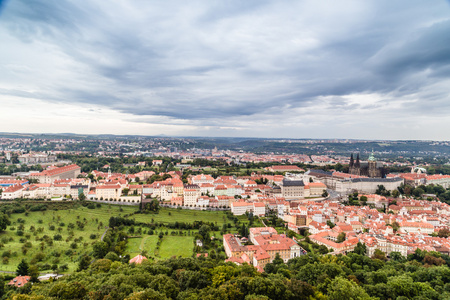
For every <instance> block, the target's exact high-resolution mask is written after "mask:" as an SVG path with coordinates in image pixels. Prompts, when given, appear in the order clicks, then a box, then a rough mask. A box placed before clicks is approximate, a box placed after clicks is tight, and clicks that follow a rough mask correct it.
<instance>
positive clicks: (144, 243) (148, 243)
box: [126, 235, 158, 258]
mask: <svg viewBox="0 0 450 300" xmlns="http://www.w3.org/2000/svg"><path fill="white" fill-rule="evenodd" d="M157 242H158V236H156V235H144V236H142V237H138V238H130V239H128V243H127V249H126V252H127V254H129V255H130V257H131V258H133V257H135V256H136V255H138V254H141V253H142V251H146V252H147V253H148V254H149V255H153V253H154V251H155V249H156V243H157Z"/></svg>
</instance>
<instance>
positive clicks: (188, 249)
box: [159, 236, 194, 258]
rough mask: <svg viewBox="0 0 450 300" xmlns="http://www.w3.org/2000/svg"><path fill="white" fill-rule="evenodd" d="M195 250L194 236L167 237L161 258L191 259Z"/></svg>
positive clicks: (164, 239) (161, 250)
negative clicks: (180, 257)
mask: <svg viewBox="0 0 450 300" xmlns="http://www.w3.org/2000/svg"><path fill="white" fill-rule="evenodd" d="M193 248H194V239H193V237H192V236H165V237H164V238H163V241H162V244H161V249H160V251H159V257H161V258H170V257H172V256H177V257H178V256H182V257H190V256H191V255H192V253H193Z"/></svg>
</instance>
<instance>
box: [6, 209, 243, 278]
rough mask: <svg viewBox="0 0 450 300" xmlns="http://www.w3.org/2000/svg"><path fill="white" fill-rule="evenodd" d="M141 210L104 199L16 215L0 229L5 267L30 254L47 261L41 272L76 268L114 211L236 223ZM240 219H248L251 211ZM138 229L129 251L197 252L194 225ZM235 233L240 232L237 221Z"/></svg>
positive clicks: (218, 216)
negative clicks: (183, 228) (87, 204)
mask: <svg viewBox="0 0 450 300" xmlns="http://www.w3.org/2000/svg"><path fill="white" fill-rule="evenodd" d="M137 209H138V208H137V207H136V206H118V205H108V204H102V205H101V207H100V208H95V209H88V208H86V207H82V206H80V207H78V208H72V209H67V210H57V211H55V210H47V211H37V212H28V213H27V215H26V214H25V213H17V214H12V215H11V216H10V220H11V225H10V226H8V228H7V229H6V230H5V231H3V232H1V233H0V255H1V256H0V271H15V270H16V269H17V265H18V264H19V262H20V261H21V260H22V259H25V260H26V261H27V262H28V263H31V262H33V263H36V264H38V265H41V267H42V266H45V267H44V268H41V272H51V269H52V267H53V266H54V265H56V266H58V267H61V266H63V265H67V267H68V270H67V272H69V273H70V272H73V271H74V270H75V269H76V268H77V266H78V259H79V257H80V256H81V255H82V254H91V253H92V244H93V243H95V242H97V241H99V240H100V238H101V236H102V234H103V233H104V232H105V230H106V226H107V225H108V223H109V218H110V217H111V216H119V215H120V216H124V215H128V214H130V216H129V218H133V219H135V220H136V221H139V222H145V223H152V222H154V223H156V222H158V223H159V222H163V223H165V224H167V223H173V222H176V221H178V222H185V223H193V222H194V221H206V222H212V223H214V224H217V225H218V226H219V228H222V225H223V224H227V223H231V224H233V222H232V221H231V220H229V219H227V217H226V214H225V212H223V211H218V212H215V211H195V210H178V209H169V208H162V209H161V210H160V212H159V213H158V214H132V213H133V212H136V211H137ZM238 219H239V220H240V221H241V222H242V223H247V219H246V217H245V216H240V217H238ZM152 220H153V221H152ZM20 227H22V228H20ZM123 230H124V231H125V232H128V230H129V228H127V227H125V228H124V229H123ZM134 230H135V231H134V232H135V233H133V234H132V233H130V235H131V236H138V237H136V238H130V239H129V240H128V244H127V248H126V254H129V255H130V256H131V257H134V256H135V255H137V254H140V253H141V252H142V251H146V252H147V253H148V255H150V256H153V257H155V258H156V259H165V258H170V257H172V256H182V257H190V256H191V255H192V253H193V249H194V235H195V234H196V230H191V231H190V235H188V232H186V231H184V232H183V233H182V234H181V235H180V234H179V233H178V232H177V235H172V231H173V230H172V229H167V228H165V227H159V228H158V229H157V230H155V231H154V234H153V235H149V234H148V233H147V231H148V230H149V229H148V228H147V227H145V226H143V227H141V228H139V226H134ZM166 231H167V232H168V234H167V235H166V234H165V235H164V238H163V240H162V243H161V245H160V248H159V249H157V242H158V233H159V232H164V233H165V232H166ZM175 231H177V230H175ZM231 232H235V228H234V226H232V228H231ZM58 235H61V237H60V240H58V238H57V239H55V238H54V237H55V236H58ZM211 235H214V236H215V237H216V238H217V239H219V240H221V239H222V236H221V235H220V233H219V232H218V231H216V232H211ZM5 257H6V258H5Z"/></svg>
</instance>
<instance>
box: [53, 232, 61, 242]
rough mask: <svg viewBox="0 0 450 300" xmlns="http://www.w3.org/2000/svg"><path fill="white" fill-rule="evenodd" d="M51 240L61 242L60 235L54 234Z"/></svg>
mask: <svg viewBox="0 0 450 300" xmlns="http://www.w3.org/2000/svg"><path fill="white" fill-rule="evenodd" d="M53 239H54V240H55V241H62V235H60V234H59V233H58V234H55V235H54V236H53Z"/></svg>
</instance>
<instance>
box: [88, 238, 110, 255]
mask: <svg viewBox="0 0 450 300" xmlns="http://www.w3.org/2000/svg"><path fill="white" fill-rule="evenodd" d="M92 248H93V256H94V257H95V258H103V257H105V255H106V254H107V253H108V251H109V246H108V244H107V243H106V242H103V241H99V242H96V243H95V244H94V245H92Z"/></svg>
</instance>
